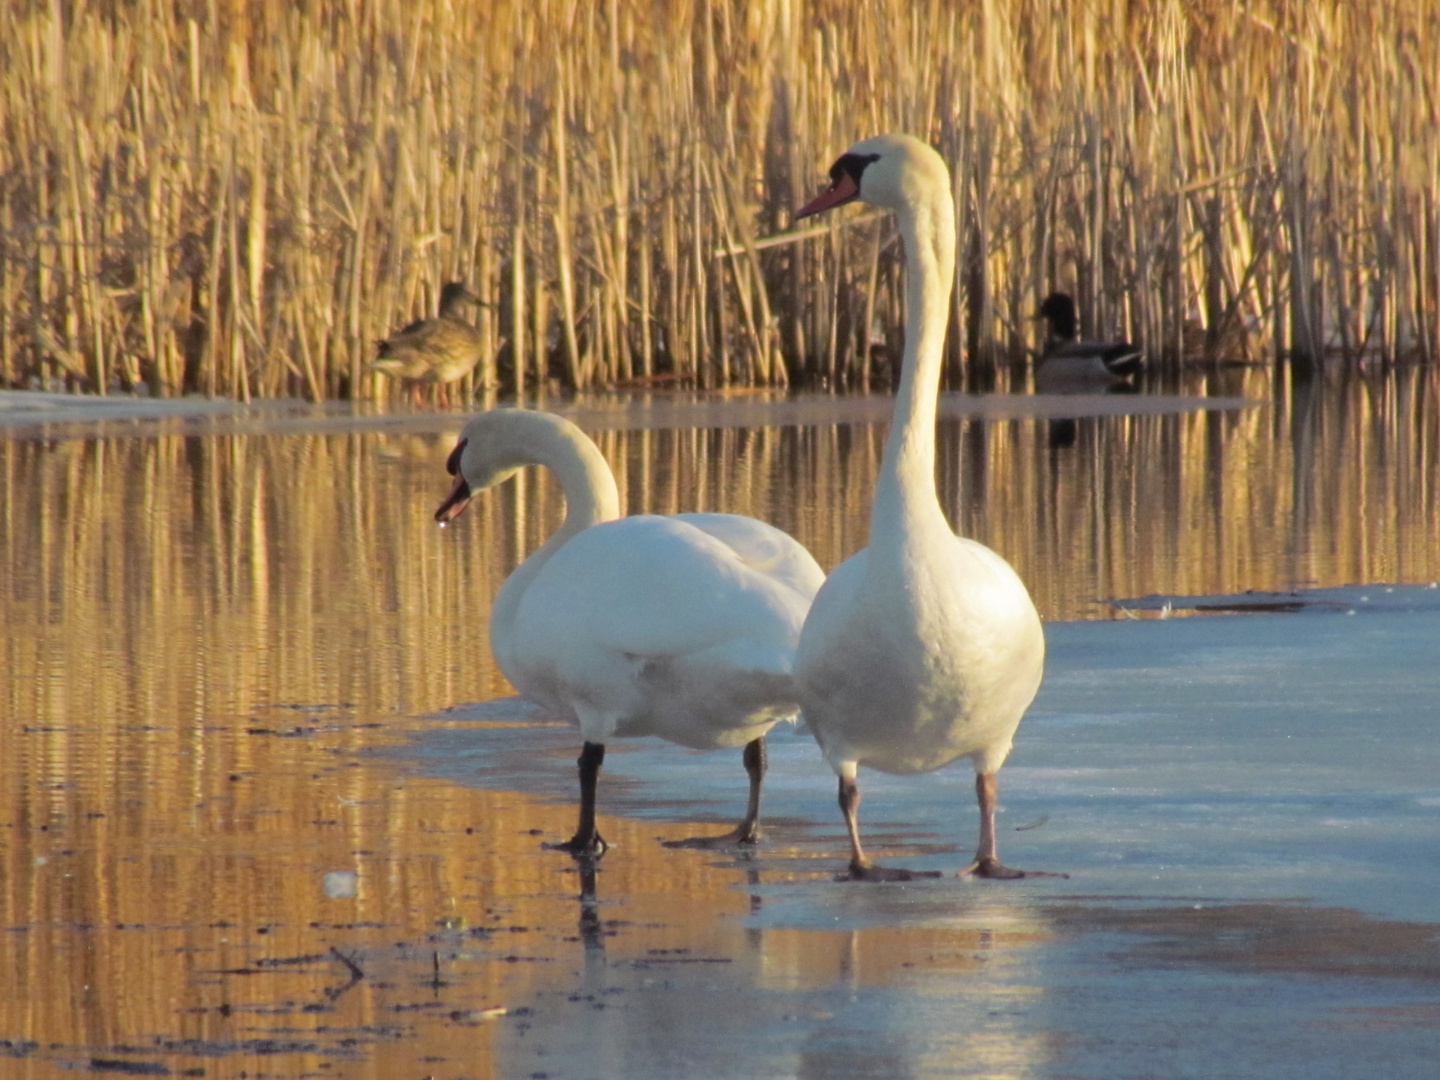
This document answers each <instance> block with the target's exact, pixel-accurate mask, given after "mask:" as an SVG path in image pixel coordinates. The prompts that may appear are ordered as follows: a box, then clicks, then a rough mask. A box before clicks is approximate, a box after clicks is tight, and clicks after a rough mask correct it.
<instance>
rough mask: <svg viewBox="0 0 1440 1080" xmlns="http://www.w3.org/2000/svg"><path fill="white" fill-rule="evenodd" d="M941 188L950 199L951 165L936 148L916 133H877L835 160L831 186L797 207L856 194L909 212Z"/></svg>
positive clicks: (806, 209) (810, 211)
mask: <svg viewBox="0 0 1440 1080" xmlns="http://www.w3.org/2000/svg"><path fill="white" fill-rule="evenodd" d="M937 193H942V194H943V195H944V197H945V198H946V199H949V198H950V170H949V169H948V168H947V167H946V165H945V159H944V158H942V157H941V156H940V155H939V154H938V153H937V152H936V151H935V149H934V148H933V147H931V146H930V145H929V144H927V143H924V142H922V141H921V140H919V139H917V138H915V136H913V135H902V134H890V135H876V136H874V137H873V138H869V139H862V140H861V141H860V142H858V143H856V144H855V145H854V146H852V147H850V149H849V150H846V151H845V153H843V154H841V155H840V156H839V157H838V158H836V159H835V164H834V165H832V166H830V186H829V187H827V188H826V189H825V190H824V191H822V192H821V193H820V194H819V195H817V196H815V198H813V199H811V200H810V201H809V202H808V203H806V204H805V205H804V206H802V207H801V208H800V209H799V210H797V211H795V218H796V220H799V219H800V218H807V217H810V216H812V215H814V214H819V213H821V212H823V211H825V210H830V209H833V208H834V207H837V206H843V205H844V204H845V203H847V202H851V201H852V200H856V199H858V200H859V201H860V202H864V203H869V204H870V205H871V206H878V207H880V208H882V209H885V210H895V211H898V212H901V213H904V212H907V211H910V210H912V209H913V208H915V207H917V206H923V205H926V204H927V203H928V202H929V201H930V200H932V199H934V198H935V197H936V195H937Z"/></svg>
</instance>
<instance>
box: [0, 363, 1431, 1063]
mask: <svg viewBox="0 0 1440 1080" xmlns="http://www.w3.org/2000/svg"><path fill="white" fill-rule="evenodd" d="M1183 381H1184V388H1185V389H1186V390H1187V394H1186V395H1178V394H1177V395H1174V396H1164V395H1154V396H1150V395H1145V394H1140V395H1126V396H1123V397H1109V398H1084V397H1072V398H1065V399H1056V398H1052V399H1045V398H1038V397H1037V398H1024V397H1012V396H1006V395H991V396H984V397H967V396H965V395H958V394H957V395H946V396H945V398H944V399H943V401H942V404H941V414H942V421H941V423H940V425H939V449H940V453H939V457H938V469H937V485H938V490H939V493H940V496H941V499H942V503H943V505H944V507H945V511H946V513H947V515H948V516H949V517H950V520H951V521H952V522H953V523H954V524H955V525H956V527H957V529H959V530H960V531H962V532H964V533H965V534H966V535H970V536H974V537H976V538H978V539H981V540H983V541H984V542H985V543H987V544H989V545H990V546H992V547H994V548H995V549H996V550H997V551H999V552H1001V553H1002V554H1004V555H1005V556H1006V558H1007V559H1010V560H1011V562H1012V563H1013V565H1015V567H1016V569H1017V571H1019V572H1020V573H1021V576H1022V578H1023V579H1024V580H1025V581H1026V583H1027V585H1028V586H1029V588H1030V590H1031V593H1032V595H1033V596H1034V598H1035V601H1036V604H1037V606H1038V607H1039V609H1040V610H1041V612H1042V614H1043V615H1044V617H1045V618H1046V619H1047V635H1048V640H1049V649H1050V655H1049V660H1048V664H1047V675H1046V680H1045V683H1044V686H1043V688H1042V690H1041V693H1040V696H1039V698H1038V700H1037V701H1036V703H1035V705H1034V707H1033V709H1032V710H1031V712H1030V714H1029V716H1028V717H1027V719H1026V721H1025V723H1024V724H1023V725H1022V726H1021V728H1020V731H1019V735H1018V739H1017V743H1016V747H1015V751H1014V754H1013V755H1012V757H1011V759H1010V761H1009V763H1008V764H1007V766H1006V767H1005V769H1004V770H1003V771H1002V773H1001V787H1002V790H1001V814H1000V826H1001V839H1000V846H1001V854H1002V856H1003V857H1004V859H1005V861H1006V862H1007V863H1009V864H1010V865H1013V866H1018V867H1022V868H1033V869H1038V870H1044V871H1051V872H1054V873H1065V874H1068V875H1069V877H1068V878H1032V879H1028V880H1022V881H1017V882H985V881H971V880H968V879H965V880H962V879H957V878H955V877H954V876H953V873H954V871H956V870H957V869H959V868H960V867H961V866H963V865H965V864H966V862H968V859H969V856H970V853H971V852H972V850H973V846H974V843H975V834H976V811H975V806H974V795H973V784H972V780H971V775H970V773H969V769H968V766H965V765H963V764H962V765H956V766H951V767H950V768H948V769H946V770H942V771H940V772H937V773H934V774H930V775H926V776H920V777H913V778H892V777H885V776H881V775H877V774H868V773H862V778H861V781H862V788H863V791H864V793H865V802H864V806H863V809H862V825H863V828H864V830H865V834H866V838H867V846H868V847H869V849H870V850H871V851H872V852H873V853H874V854H875V855H876V856H877V857H878V858H880V859H882V860H884V861H885V862H888V863H891V864H895V865H908V866H913V867H916V868H930V869H935V870H939V871H942V872H943V873H946V874H948V875H952V876H947V877H944V878H942V879H938V880H931V881H924V882H917V883H912V884H909V885H872V884H857V883H848V882H836V881H835V880H834V877H835V874H836V873H837V872H838V871H840V870H841V869H842V868H843V866H844V863H845V860H846V857H847V848H846V843H845V838H844V834H843V829H842V827H841V822H840V816H839V813H838V810H837V808H836V806H835V779H834V777H833V775H832V774H831V773H830V771H829V770H828V768H827V767H826V766H824V764H823V763H822V762H821V759H820V756H819V754H818V752H817V750H816V748H815V746H814V744H813V741H812V740H811V738H810V737H809V736H808V734H806V733H805V732H804V731H802V730H799V729H797V728H796V727H794V726H788V725H787V726H782V727H781V728H779V729H777V731H776V732H775V734H774V735H773V737H772V740H771V769H770V774H769V778H768V781H767V802H766V815H765V821H766V827H767V834H766V840H765V842H764V843H763V844H762V845H761V846H760V847H759V848H758V849H757V850H755V851H753V852H743V853H742V852H735V851H729V852H725V851H722V852H707V851H700V850H676V849H674V848H672V847H667V846H665V845H664V844H663V843H662V841H667V842H668V841H673V840H676V839H680V838H683V837H687V836H691V835H694V834H695V833H715V834H718V833H721V832H723V831H725V830H726V829H728V828H729V827H730V826H731V825H732V824H733V823H734V821H735V820H736V818H737V817H738V815H739V813H740V810H741V805H742V802H743V799H744V795H745V787H746V784H745V777H744V772H743V770H742V768H741V763H740V755H739V753H738V752H725V753H717V754H708V755H705V754H693V753H689V752H687V751H684V750H681V749H679V748H677V747H673V746H669V745H666V744H662V743H658V742H644V741H642V742H634V743H627V742H616V743H614V744H612V746H611V747H610V753H609V755H608V757H607V760H606V766H605V772H604V775H603V776H602V779H601V791H600V810H601V818H602V820H601V828H602V830H603V832H604V834H605V835H606V837H607V839H609V840H610V841H611V843H612V844H613V848H612V850H611V851H610V853H609V854H608V855H607V856H606V857H605V858H604V859H603V860H601V862H600V863H599V865H598V866H596V867H593V868H587V867H586V866H584V865H582V864H577V863H575V862H574V861H573V860H572V859H570V858H569V857H568V856H567V855H564V854H562V853H559V852H556V851H553V850H546V849H545V848H544V847H543V844H544V842H545V841H554V840H559V839H563V838H565V837H567V836H568V835H569V834H570V832H571V831H572V830H573V826H574V814H575V808H574V799H575V765H574V762H575V757H576V754H577V751H578V740H577V737H576V734H575V733H574V732H572V731H570V730H569V729H567V728H565V727H564V726H562V725H557V724H553V723H549V722H547V721H545V720H544V719H543V718H537V717H536V716H535V714H534V711H533V710H532V709H531V708H530V707H528V706H525V705H524V704H523V703H520V702H518V701H517V700H516V699H514V698H513V697H509V696H507V695H509V694H510V693H511V690H510V688H509V686H508V685H507V684H506V683H505V681H504V679H503V678H502V677H501V676H500V675H499V673H498V672H497V671H496V669H495V667H494V665H493V663H492V661H491V657H490V646H489V639H488V630H487V621H486V613H487V612H488V610H489V607H490V603H491V600H492V599H493V597H494V595H495V593H496V591H497V590H498V589H499V588H500V586H501V583H502V582H503V581H504V580H505V577H506V576H507V575H508V574H509V572H510V571H511V569H512V568H513V567H514V566H515V565H516V564H517V563H518V562H519V561H520V560H521V559H523V558H524V556H525V554H526V553H527V552H529V551H533V550H534V549H535V547H536V546H538V544H539V543H540V542H541V541H542V540H543V538H544V536H546V535H547V534H548V533H549V531H550V530H551V529H553V528H554V525H555V523H556V522H557V521H558V520H559V515H560V513H561V510H562V507H561V500H560V498H559V493H558V491H557V490H556V487H555V485H554V483H553V481H552V480H551V479H550V478H548V477H547V476H545V475H542V474H540V473H538V472H537V471H532V472H530V473H529V474H527V475H525V476H523V477H522V478H521V479H520V481H519V482H518V483H511V484H507V485H505V486H504V487H503V488H500V489H497V490H496V491H494V492H489V493H487V494H485V495H484V496H482V497H481V498H479V499H477V500H476V505H475V507H474V508H473V509H472V510H470V511H469V512H467V514H466V516H465V518H464V519H463V520H462V521H461V522H460V523H459V524H458V527H456V528H451V529H446V530H443V531H442V530H439V529H437V528H436V527H435V524H434V522H433V519H432V514H433V511H434V508H435V506H436V504H437V503H438V501H439V500H440V499H441V498H443V496H444V494H445V492H446V491H447V490H448V489H449V486H450V480H449V477H448V476H447V475H446V474H445V471H444V461H445V458H446V456H447V455H448V453H449V451H450V448H451V446H453V441H454V440H453V433H454V432H455V431H457V430H458V429H459V427H460V426H461V424H462V423H463V420H464V417H463V416H462V415H459V414H454V413H433V412H429V413H426V412H406V411H399V412H394V411H384V410H382V409H380V408H377V407H372V406H361V407H351V406H324V407H313V406H309V405H305V404H302V403H296V402H282V403H260V404H255V405H241V404H236V403H226V402H204V401H195V400H186V401H178V402H168V401H160V402H157V401H150V400H147V399H128V400H126V399H112V400H105V401H101V400H98V399H90V400H75V399H60V398H47V397H46V396H45V395H23V394H8V395H7V394H4V393H0V627H3V634H0V648H3V653H0V707H3V708H4V709H5V710H6V712H5V723H4V724H0V971H3V972H4V973H5V974H6V978H5V979H0V1076H3V1077H4V1078H5V1080H10V1077H11V1076H14V1077H16V1078H17V1080H59V1078H62V1077H67V1076H73V1075H75V1074H76V1073H77V1072H82V1073H122V1074H138V1075H177V1076H178V1075H185V1076H195V1075H205V1076H220V1077H238V1076H241V1075H245V1076H248V1077H286V1078H291V1077H322V1076H323V1077H332V1078H336V1077H344V1078H346V1080H394V1078H402V1080H403V1078H415V1080H420V1078H423V1077H433V1078H434V1080H510V1078H513V1077H520V1078H526V1077H530V1078H540V1077H544V1078H547V1080H609V1078H616V1080H620V1078H624V1080H632V1078H642V1080H649V1078H655V1080H662V1078H663V1080H668V1078H671V1077H677V1076H685V1077H737V1078H740V1077H744V1078H752V1077H816V1078H818V1077H825V1078H827V1080H830V1078H841V1080H844V1078H862V1077H865V1078H869V1077H875V1078H882V1077H883V1078H892V1077H902V1078H909V1077H915V1078H920V1077H927V1078H928V1077H950V1076H965V1077H989V1078H996V1077H1005V1078H1015V1080H1029V1078H1036V1080H1051V1078H1053V1080H1066V1078H1071V1077H1084V1078H1091V1077H1093V1078H1096V1080H1101V1078H1112V1077H1122V1078H1127V1080H1129V1078H1134V1080H1143V1078H1165V1080H1171V1078H1176V1077H1194V1078H1197V1080H1199V1078H1205V1080H1209V1078H1212V1077H1255V1078H1264V1080H1269V1078H1286V1077H1296V1078H1297V1080H1299V1078H1304V1080H1310V1078H1312V1077H1322V1078H1329V1077H1334V1078H1336V1080H1340V1078H1346V1080H1348V1078H1350V1077H1356V1076H1367V1077H1368V1076H1384V1077H1400V1078H1406V1080H1408V1078H1411V1077H1415V1078H1418V1077H1429V1076H1431V1075H1433V1073H1434V1061H1435V1058H1436V1050H1437V1047H1440V946H1437V936H1440V901H1437V900H1436V899H1435V898H1436V896H1437V895H1440V865H1437V851H1440V845H1437V839H1440V837H1437V835H1436V833H1437V826H1436V820H1437V814H1440V780H1437V778H1440V768H1437V766H1440V760H1437V757H1440V736H1437V732H1440V723H1437V721H1440V706H1437V702H1440V693H1437V691H1440V686H1437V681H1440V664H1437V662H1436V661H1437V659H1440V590H1437V589H1436V588H1435V587H1434V585H1433V584H1432V583H1433V582H1434V580H1435V579H1436V578H1437V577H1440V540H1437V537H1440V485H1437V482H1436V478H1437V476H1440V457H1437V453H1440V451H1437V448H1440V437H1437V433H1440V427H1437V424H1440V409H1437V408H1436V407H1435V405H1436V402H1437V400H1440V397H1437V385H1436V380H1435V378H1434V376H1433V373H1432V372H1430V371H1429V370H1428V369H1424V370H1419V369H1417V370H1405V369H1397V370H1395V371H1390V372H1379V373H1375V372H1371V373H1361V374H1360V375H1352V374H1345V375H1344V376H1343V377H1340V378H1337V379H1334V380H1331V381H1329V382H1327V383H1324V384H1323V385H1302V384H1297V383H1294V382H1293V381H1289V380H1286V379H1284V378H1283V377H1280V376H1279V375H1278V374H1277V373H1273V372H1270V371H1267V370H1262V369H1228V368H1227V369H1220V370H1215V371H1196V372H1187V373H1184V376H1183ZM551 404H552V405H554V406H555V407H556V408H558V409H561V410H563V411H564V412H565V413H566V414H567V415H569V416H571V417H572V418H574V419H575V420H576V421H577V422H579V423H581V424H582V426H584V427H586V428H587V429H588V430H590V431H592V432H593V433H594V434H595V438H596V440H597V442H599V443H600V445H601V448H602V452H603V453H605V455H606V457H607V458H608V459H609V460H610V461H611V462H612V463H614V466H615V468H616V471H617V473H618V474H619V475H618V479H619V483H620V487H621V490H622V493H623V496H624V499H625V502H626V505H627V506H628V508H629V509H630V512H660V513H674V512H679V511H683V510H729V511H733V512H738V513H746V514H751V515H753V516H756V517H760V518H763V519H765V520H768V521H771V522H773V523H775V524H777V525H779V526H781V527H783V528H785V529H787V531H790V532H792V534H793V535H795V536H796V537H797V538H798V539H800V540H801V542H802V543H805V544H806V545H807V546H809V547H810V549H811V550H812V552H814V553H815V555H816V557H817V559H819V561H820V562H821V563H822V565H824V566H833V565H835V564H836V563H838V562H839V561H840V560H841V559H842V558H844V557H846V556H847V555H849V554H850V553H852V552H853V551H854V550H856V549H857V548H858V547H860V546H862V545H863V544H864V543H865V538H866V535H867V529H868V510H869V502H870V493H871V492H872V491H873V487H874V482H875V470H876V468H877V466H878V461H879V454H880V448H881V446H882V445H883V437H884V429H885V421H886V420H887V419H888V416H889V413H890V409H891V408H893V401H892V400H891V399H888V398H885V397H883V396H878V395H877V396H874V397H858V398H847V397H835V398H832V397H825V396H820V395H794V396H785V395H779V396H770V395H762V396H754V395H743V394H742V395H731V396H726V395H720V394H707V393H693V394H684V393H677V394H654V395H648V394H645V395H634V396H630V397H624V396H620V395H595V396H594V397H591V398H589V399H587V400H581V401H567V402H553V403H551ZM1067 416H1068V417H1077V418H1079V419H1078V421H1077V423H1076V424H1075V425H1074V426H1073V429H1072V430H1071V431H1070V435H1072V436H1073V441H1066V440H1061V439H1057V438H1056V437H1055V434H1056V428H1055V426H1054V425H1052V424H1050V423H1049V421H1051V420H1054V419H1056V418H1059V417H1067ZM1386 581H1391V582H1403V583H1404V584H1397V585H1395V586H1386V585H1376V584H1365V585H1364V586H1346V587H1338V586H1342V585H1343V584H1344V583H1346V582H1366V583H1370V582H1386ZM1315 586H1326V588H1316V587H1315ZM1291 589H1300V590H1301V591H1300V592H1289V591H1268V592H1267V591H1246V590H1291ZM1152 594H1155V595H1152ZM1114 597H1132V598H1133V599H1130V600H1125V601H1123V602H1118V603H1117V602H1115V601H1114V600H1113V598H1114ZM1079 620H1092V621H1079ZM137 987H143V988H144V990H145V992H143V993H137V992H136V988H137Z"/></svg>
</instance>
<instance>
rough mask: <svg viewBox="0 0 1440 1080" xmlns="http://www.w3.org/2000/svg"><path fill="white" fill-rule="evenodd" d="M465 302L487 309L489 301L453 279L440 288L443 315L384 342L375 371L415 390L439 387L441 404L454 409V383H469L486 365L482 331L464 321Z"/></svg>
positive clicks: (374, 362) (418, 321)
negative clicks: (478, 367) (468, 378)
mask: <svg viewBox="0 0 1440 1080" xmlns="http://www.w3.org/2000/svg"><path fill="white" fill-rule="evenodd" d="M462 304H475V305H477V306H483V305H484V301H482V300H481V299H480V298H479V297H478V296H476V295H475V294H474V293H472V292H471V291H470V290H469V289H467V288H466V287H465V285H464V283H463V282H459V281H452V282H450V283H449V284H447V285H446V286H445V287H444V288H443V289H441V290H440V313H439V314H438V315H437V316H436V317H435V318H433V319H419V320H417V321H415V322H412V323H411V324H410V325H409V326H407V327H405V328H404V329H403V330H397V331H396V332H395V333H394V334H392V335H391V336H390V337H388V338H386V339H385V340H384V341H382V342H380V353H379V355H378V356H377V357H376V358H375V359H374V360H372V361H371V362H370V369H371V370H372V371H382V372H384V373H385V374H386V375H389V376H391V377H392V378H396V379H401V380H403V381H404V382H406V383H408V384H409V385H410V387H411V390H412V392H418V390H419V387H420V386H422V385H424V384H427V383H429V384H436V385H438V386H439V387H440V397H441V403H442V404H443V405H445V406H446V407H447V408H448V407H449V404H450V394H449V389H448V388H449V384H450V383H452V382H456V381H458V380H460V379H463V378H464V377H465V376H466V375H467V374H468V373H469V372H470V371H471V370H472V369H473V368H474V367H475V365H476V364H477V363H479V362H480V357H481V348H482V345H483V339H482V338H481V336H480V331H479V330H477V329H475V327H474V326H473V325H471V324H470V323H468V322H466V321H465V320H464V319H463V318H461V305H462Z"/></svg>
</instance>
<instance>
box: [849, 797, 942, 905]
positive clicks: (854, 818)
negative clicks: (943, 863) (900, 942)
mask: <svg viewBox="0 0 1440 1080" xmlns="http://www.w3.org/2000/svg"><path fill="white" fill-rule="evenodd" d="M840 813H842V814H843V815H845V828H846V830H847V831H848V832H849V833H850V868H849V869H848V870H847V871H846V872H845V873H843V874H841V875H839V876H838V877H837V878H836V879H835V880H837V881H915V880H917V879H919V878H938V877H940V876H941V875H940V871H938V870H902V869H900V868H898V867H891V866H877V865H875V863H874V862H872V861H871V859H870V856H868V855H866V854H865V852H864V850H863V849H862V848H861V847H860V785H859V784H858V783H856V781H855V777H854V776H853V775H845V774H842V775H841V777H840Z"/></svg>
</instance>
